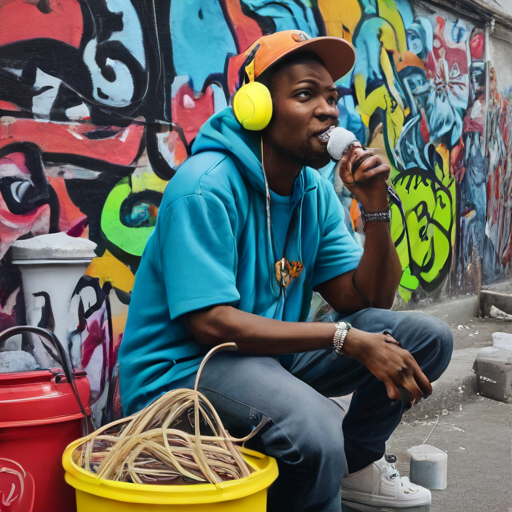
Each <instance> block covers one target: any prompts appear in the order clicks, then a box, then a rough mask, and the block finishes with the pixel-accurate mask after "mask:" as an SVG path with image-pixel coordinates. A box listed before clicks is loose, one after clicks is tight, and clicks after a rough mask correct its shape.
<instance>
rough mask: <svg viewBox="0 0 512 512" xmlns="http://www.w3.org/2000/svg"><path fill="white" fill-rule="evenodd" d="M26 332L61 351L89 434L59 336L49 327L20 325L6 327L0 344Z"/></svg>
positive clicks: (71, 371)
mask: <svg viewBox="0 0 512 512" xmlns="http://www.w3.org/2000/svg"><path fill="white" fill-rule="evenodd" d="M24 332H30V333H32V334H37V335H38V336H42V337H43V338H45V339H46V340H48V341H49V342H50V343H51V344H52V345H53V346H54V347H55V348H56V349H57V352H58V353H59V357H60V360H61V361H60V363H61V364H62V369H63V370H64V375H65V376H66V379H67V381H68V382H69V385H70V386H71V389H72V390H73V394H74V395H75V398H76V401H77V402H78V407H80V412H81V413H82V414H83V416H84V421H83V430H84V433H85V435H87V434H88V433H89V426H88V424H87V414H86V412H85V408H84V406H83V404H82V400H81V399H80V395H79V393H78V389H77V388H76V384H75V377H74V375H73V370H72V368H71V364H70V362H69V359H68V357H67V354H66V351H65V350H64V347H63V346H62V343H61V342H60V340H59V338H57V336H56V335H55V334H54V333H53V332H51V331H49V330H48V329H43V328H42V327H36V326H33V325H20V326H16V327H10V328H9V329H6V330H5V331H2V332H1V333H0V346H1V345H2V343H3V342H4V341H6V340H7V339H9V338H11V337H12V336H16V335H17V334H23V333H24Z"/></svg>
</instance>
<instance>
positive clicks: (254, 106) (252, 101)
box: [233, 45, 272, 131]
mask: <svg viewBox="0 0 512 512" xmlns="http://www.w3.org/2000/svg"><path fill="white" fill-rule="evenodd" d="M259 47H260V45H258V46H256V48H254V50H252V52H251V53H250V54H249V56H248V57H247V59H246V60H245V62H244V64H243V65H242V67H241V68H240V73H239V81H238V86H239V89H238V91H237V92H236V93H235V95H234V97H233V111H234V112H235V117H236V118H237V119H238V121H239V123H240V124H241V125H242V126H243V127H244V128H245V129H246V130H251V131H260V130H263V129H264V128H266V127H267V126H268V123H270V119H271V117H272V98H271V96H270V91H269V90H268V88H267V87H266V86H264V85H263V84H262V83H260V82H255V81H254V56H255V54H256V51H257V50H258V48H259ZM245 77H247V79H248V82H247V83H245V84H244V82H245V81H246V80H245ZM242 84H243V85H242Z"/></svg>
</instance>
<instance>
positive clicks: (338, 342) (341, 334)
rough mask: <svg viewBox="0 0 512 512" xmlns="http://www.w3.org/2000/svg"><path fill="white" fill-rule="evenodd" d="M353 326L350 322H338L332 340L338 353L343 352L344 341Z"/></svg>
mask: <svg viewBox="0 0 512 512" xmlns="http://www.w3.org/2000/svg"><path fill="white" fill-rule="evenodd" d="M351 327H352V326H351V325H350V324H349V323H348V322H338V323H337V324H336V331H335V333H334V338H333V340H332V343H333V345H334V351H335V352H336V354H340V355H341V354H342V349H343V343H345V338H346V337H347V333H348V331H349V330H350V328H351Z"/></svg>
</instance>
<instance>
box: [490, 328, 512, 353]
mask: <svg viewBox="0 0 512 512" xmlns="http://www.w3.org/2000/svg"><path fill="white" fill-rule="evenodd" d="M492 346H493V347H495V348H500V349H501V350H508V351H509V352H512V334H509V333H508V332H493V333H492Z"/></svg>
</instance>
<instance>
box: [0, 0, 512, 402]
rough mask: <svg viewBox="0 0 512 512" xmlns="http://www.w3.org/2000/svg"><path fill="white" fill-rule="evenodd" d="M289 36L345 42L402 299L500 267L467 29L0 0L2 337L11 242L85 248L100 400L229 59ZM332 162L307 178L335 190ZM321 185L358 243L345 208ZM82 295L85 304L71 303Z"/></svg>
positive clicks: (500, 173)
mask: <svg viewBox="0 0 512 512" xmlns="http://www.w3.org/2000/svg"><path fill="white" fill-rule="evenodd" d="M20 19H23V23H19V20H20ZM295 28H299V29H302V30H305V31H307V32H308V33H310V34H311V35H312V36H317V35H333V36H341V37H344V38H346V39H347V40H349V41H351V42H352V43H353V45H354V46H355V48H356V52H357V60H356V65H355V67H354V70H353V72H352V73H351V74H350V76H348V77H346V78H345V79H343V80H341V81H340V82H339V83H338V84H337V86H338V91H339V94H340V101H339V111H340V124H341V125H343V126H345V127H346V128H348V129H350V130H352V131H353V132H354V133H355V134H356V135H357V136H358V138H359V139H360V140H361V141H362V142H364V143H365V144H367V145H370V146H372V147H374V148H377V149H378V150H380V152H381V153H382V154H383V155H384V156H386V157H387V159H388V160H389V162H390V164H391V166H392V176H391V181H392V183H393V185H394V187H395V189H396V190H397V192H398V194H399V195H400V197H401V200H402V210H401V211H400V210H399V209H398V208H395V207H394V208H395V209H394V211H393V220H392V234H393V237H394V241H395V244H396V246H397V250H398V253H399V256H400V260H401V262H402V266H403V269H404V274H403V278H402V281H401V286H400V290H399V291H400V295H401V296H402V298H403V299H404V300H406V301H409V300H411V299H412V300H413V301H414V300H416V299H418V298H420V297H422V296H424V295H433V296H436V295H440V294H443V293H444V294H446V293H448V294H451V293H459V292H466V291H474V290H477V289H478V287H479V285H480V282H481V280H482V279H483V280H484V281H491V280H493V279H495V278H496V277H499V276H501V275H503V274H504V273H506V272H507V270H508V263H509V261H510V258H511V255H512V225H511V217H510V199H509V198H510V187H511V186H512V185H511V179H510V174H511V168H510V165H511V164H510V157H509V155H510V149H511V142H512V141H511V136H510V126H511V121H512V118H511V117H512V113H511V108H510V103H509V100H510V97H511V95H512V90H510V89H509V90H508V92H505V93H500V92H499V91H498V89H497V82H496V78H495V75H494V74H493V71H492V70H489V69H488V66H487V59H486V57H485V55H486V51H487V49H486V48H485V35H484V33H483V32H482V30H480V29H478V28H475V27H473V26H472V25H470V24H469V23H467V22H465V21H463V20H461V19H454V18H448V17H444V16H440V15H432V14H429V13H426V12H423V11H422V10H421V8H417V7H416V6H415V5H414V2H410V1H409V0H317V1H315V2H310V1H309V0H278V1H272V2H270V1H268V0H219V1H218V2H212V1H207V0H190V1H189V0H187V1H184V0H172V1H171V0H159V1H158V2H157V1H155V0H153V1H148V2H138V1H135V0H132V1H129V0H61V1H59V2H56V1H53V0H45V1H42V0H41V1H37V0H34V1H32V0H31V1H23V0H9V1H3V2H1V1H0V258H2V259H1V262H0V330H2V329H4V328H7V327H10V326H12V325H16V324H23V323H25V322H26V318H25V308H24V303H23V294H22V292H21V290H22V282H21V274H20V272H19V269H18V268H16V266H15V265H12V264H10V259H9V252H8V249H9V247H10V246H11V244H12V243H13V242H14V241H16V240H19V239H21V238H28V237H32V236H37V235H41V234H46V233H57V232H62V231H64V232H67V233H68V234H70V235H71V236H79V237H85V238H89V239H90V240H92V241H94V242H95V243H96V244H97V248H96V254H97V257H96V258H95V259H94V260H93V261H92V263H91V265H90V266H89V267H88V269H87V276H86V280H87V286H85V285H84V282H82V281H81V282H80V283H77V287H76V292H75V294H74V296H73V297H69V303H70V308H71V309H73V308H75V309H74V310H76V311H77V315H76V318H77V325H71V326H70V333H71V334H70V339H72V338H73V339H75V338H79V339H80V340H81V341H80V343H81V344H82V347H81V353H80V357H81V361H80V364H81V365H82V366H85V367H87V368H88V369H89V371H90V373H94V372H96V374H97V375H100V374H101V377H98V378H97V379H96V380H95V382H96V384H95V386H96V387H95V390H96V391H94V390H93V396H96V397H99V396H101V397H103V398H102V399H101V400H100V402H101V401H103V399H104V397H105V396H107V394H108V393H109V390H108V387H109V381H110V379H112V377H113V375H114V373H115V367H114V363H115V350H116V347H117V346H118V344H119V342H120V340H121V336H122V332H123V328H124V320H125V316H126V306H127V304H128V303H129V298H130V291H131V288H132V285H133V279H134V275H135V273H136V271H137V266H138V263H139V260H140V257H141V255H142V251H143V249H144V246H145V243H146V241H147V239H148V237H149V236H150V234H151V232H152V230H153V227H154V224H155V220H156V216H157V214H158V207H159V204H160V199H161V197H162V193H163V191H164V189H165V187H166V186H167V183H168V182H169V180H171V178H172V176H173V174H174V172H175V170H176V169H177V168H178V167H179V165H180V164H181V163H182V162H183V161H184V160H185V159H186V158H187V154H188V151H189V147H190V145H191V143H192V142H193V139H194V137H195V135H196V133H197V131H198V130H199V128H200V126H201V124H202V123H203V122H204V121H205V120H206V119H207V118H208V117H209V116H210V115H212V114H213V113H215V112H217V111H219V110H220V109H222V108H224V107H225V106H226V105H227V104H228V103H229V98H230V95H231V94H232V92H233V90H234V87H235V83H236V79H237V73H238V67H239V65H240V61H239V59H238V58H237V54H238V53H239V52H241V51H243V50H244V49H245V48H247V47H248V46H249V44H250V43H251V42H252V41H254V40H255V39H256V38H257V37H259V36H261V35H262V34H266V33H271V32H274V31H278V30H286V29H295ZM489 76H490V79H489ZM487 83H489V84H490V87H489V90H487V89H486V84H487ZM332 171H333V167H332V166H330V167H328V168H326V169H323V170H322V171H321V172H322V173H323V174H324V175H326V176H328V177H330V178H331V179H333V183H334V182H335V181H336V180H334V178H333V173H332ZM334 185H335V187H336V189H337V191H338V193H339V195H340V200H341V201H342V203H343V204H344V205H345V206H346V208H347V219H348V223H349V227H351V229H353V231H354V237H355V238H356V239H358V240H362V239H363V233H362V230H361V225H360V220H359V210H358V207H357V203H356V202H355V201H354V200H353V199H352V198H351V197H350V195H349V194H348V193H347V192H346V190H344V189H343V187H342V186H341V185H340V183H339V182H336V183H334ZM170 186H172V181H171V185H170ZM90 290H94V293H95V294H96V295H95V296H96V299H95V301H93V302H91V300H92V299H91V300H89V302H88V303H89V304H94V308H93V310H91V309H90V306H89V307H86V306H85V299H84V300H82V302H81V299H80V298H79V297H82V296H84V294H86V295H87V294H88V293H89V292H90ZM100 299H101V300H100ZM109 301H110V302H109ZM79 304H82V306H79ZM77 308H78V309H77ZM80 308H81V309H80ZM107 331H108V335H107V334H105V333H106V332H107ZM101 340H103V341H101ZM105 340H109V341H105ZM68 342H69V340H68ZM73 346H75V345H73ZM74 359H75V360H76V354H74ZM77 364H78V363H77ZM91 365H96V366H91ZM106 368H107V369H108V370H105V369H106ZM95 378H96V377H95ZM93 380H94V379H93ZM95 393H96V394H95Z"/></svg>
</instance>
